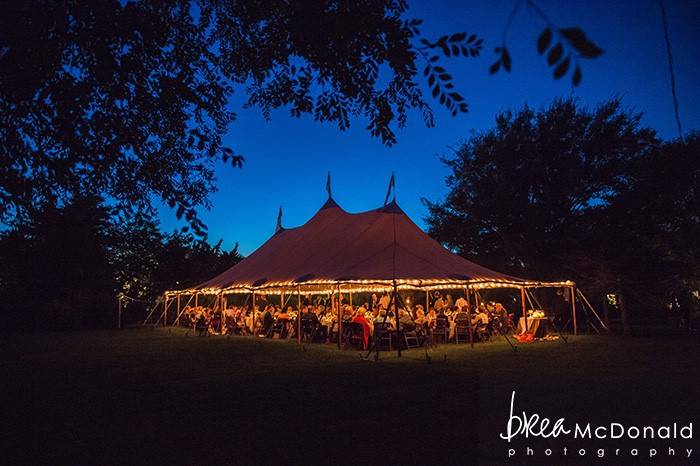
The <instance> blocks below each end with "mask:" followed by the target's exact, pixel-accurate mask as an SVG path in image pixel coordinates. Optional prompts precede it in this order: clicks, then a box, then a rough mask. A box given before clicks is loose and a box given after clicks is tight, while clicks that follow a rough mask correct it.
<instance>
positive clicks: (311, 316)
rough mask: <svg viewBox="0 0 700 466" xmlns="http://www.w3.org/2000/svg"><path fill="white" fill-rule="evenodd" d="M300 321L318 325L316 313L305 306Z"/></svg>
mask: <svg viewBox="0 0 700 466" xmlns="http://www.w3.org/2000/svg"><path fill="white" fill-rule="evenodd" d="M302 320H303V321H304V322H310V323H312V324H314V325H318V323H319V320H318V315H317V314H316V312H314V311H313V309H309V307H307V306H305V307H304V310H303V315H302Z"/></svg>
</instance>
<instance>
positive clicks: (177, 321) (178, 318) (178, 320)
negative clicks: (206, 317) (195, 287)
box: [172, 294, 194, 327]
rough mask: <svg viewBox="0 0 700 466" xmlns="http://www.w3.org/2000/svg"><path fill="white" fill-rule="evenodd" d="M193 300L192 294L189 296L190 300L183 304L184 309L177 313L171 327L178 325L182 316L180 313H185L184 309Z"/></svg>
mask: <svg viewBox="0 0 700 466" xmlns="http://www.w3.org/2000/svg"><path fill="white" fill-rule="evenodd" d="M178 296H179V295H178ZM193 298H194V295H193V294H190V299H188V300H187V301H186V302H185V307H184V308H182V310H181V311H180V312H178V314H177V319H175V322H173V325H172V326H173V327H174V326H175V325H176V324H177V325H180V317H181V316H182V313H183V312H185V308H186V307H187V306H188V305H189V304H190V301H192V299H193ZM187 326H188V327H189V325H187Z"/></svg>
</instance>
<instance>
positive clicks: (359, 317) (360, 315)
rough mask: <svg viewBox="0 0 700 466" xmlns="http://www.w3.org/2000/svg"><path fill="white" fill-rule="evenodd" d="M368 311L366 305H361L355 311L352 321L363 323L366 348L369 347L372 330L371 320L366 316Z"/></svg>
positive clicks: (364, 345) (363, 343)
mask: <svg viewBox="0 0 700 466" xmlns="http://www.w3.org/2000/svg"><path fill="white" fill-rule="evenodd" d="M366 311H367V309H365V308H364V306H360V307H359V308H358V309H357V312H356V313H355V317H353V318H352V322H356V323H358V324H360V325H362V345H363V348H364V349H367V346H368V344H369V334H370V331H371V329H370V326H369V322H368V321H367V318H365V312H366Z"/></svg>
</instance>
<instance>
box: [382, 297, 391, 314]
mask: <svg viewBox="0 0 700 466" xmlns="http://www.w3.org/2000/svg"><path fill="white" fill-rule="evenodd" d="M390 302H391V297H389V293H384V294H383V295H382V297H381V299H380V300H379V307H380V308H381V309H384V310H385V311H386V310H387V309H389V303H390Z"/></svg>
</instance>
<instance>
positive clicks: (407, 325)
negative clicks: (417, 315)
mask: <svg viewBox="0 0 700 466" xmlns="http://www.w3.org/2000/svg"><path fill="white" fill-rule="evenodd" d="M399 322H400V323H401V328H403V329H404V330H406V331H407V332H411V331H413V330H415V329H416V324H415V323H414V322H413V319H411V316H410V315H409V314H408V312H406V311H405V310H404V309H399Z"/></svg>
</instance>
